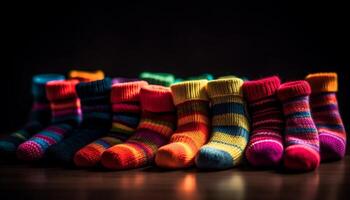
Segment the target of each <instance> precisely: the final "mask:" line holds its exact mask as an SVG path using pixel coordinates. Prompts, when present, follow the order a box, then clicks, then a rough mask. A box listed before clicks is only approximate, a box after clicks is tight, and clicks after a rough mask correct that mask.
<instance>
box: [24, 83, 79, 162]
mask: <svg viewBox="0 0 350 200" xmlns="http://www.w3.org/2000/svg"><path fill="white" fill-rule="evenodd" d="M78 82H79V81H77V80H62V81H51V82H49V83H47V85H46V96H47V98H48V99H49V101H50V107H51V110H52V125H51V126H49V127H47V128H45V129H44V130H42V131H40V132H39V133H37V134H35V135H34V136H32V137H31V138H30V139H29V140H27V141H26V142H24V143H22V144H21V145H19V146H18V149H17V157H18V158H19V159H21V160H27V161H33V160H39V159H41V158H42V157H43V156H44V154H45V152H46V150H47V149H48V148H49V147H50V146H51V145H53V144H56V143H58V142H59V141H61V140H62V139H63V138H64V137H65V136H66V135H67V134H69V132H70V131H71V130H72V129H73V128H74V127H75V126H77V125H78V124H79V123H80V122H81V118H82V116H81V110H80V100H79V98H78V96H77V94H76V90H75V85H76V84H78Z"/></svg>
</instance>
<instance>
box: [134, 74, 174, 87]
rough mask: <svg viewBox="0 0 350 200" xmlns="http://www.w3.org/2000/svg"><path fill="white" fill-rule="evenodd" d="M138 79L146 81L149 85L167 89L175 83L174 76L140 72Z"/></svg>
mask: <svg viewBox="0 0 350 200" xmlns="http://www.w3.org/2000/svg"><path fill="white" fill-rule="evenodd" d="M140 79H141V80H145V81H147V82H148V83H149V84H154V85H162V86H167V87H168V86H170V85H171V84H173V83H174V82H175V76H174V75H173V74H169V73H155V72H142V73H141V74H140Z"/></svg>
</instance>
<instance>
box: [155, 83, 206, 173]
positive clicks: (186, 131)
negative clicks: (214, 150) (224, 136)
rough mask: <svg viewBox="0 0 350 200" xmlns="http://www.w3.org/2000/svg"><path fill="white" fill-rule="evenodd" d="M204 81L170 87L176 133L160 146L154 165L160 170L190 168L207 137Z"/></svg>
mask: <svg viewBox="0 0 350 200" xmlns="http://www.w3.org/2000/svg"><path fill="white" fill-rule="evenodd" d="M207 82H208V81H207V80H197V81H186V82H181V83H176V84H173V85H172V86H171V91H172V94H173V100H174V103H175V105H176V108H177V117H178V121H177V130H176V131H175V133H174V134H173V135H172V136H171V139H170V144H168V145H165V146H163V147H161V148H160V149H159V150H158V153H157V155H156V163H157V165H158V166H160V167H164V168H185V167H189V166H191V165H193V163H194V158H195V156H196V154H197V152H198V150H199V148H200V147H202V146H203V145H204V144H205V143H206V142H207V140H208V137H209V118H208V112H209V100H208V96H207V93H206V86H207Z"/></svg>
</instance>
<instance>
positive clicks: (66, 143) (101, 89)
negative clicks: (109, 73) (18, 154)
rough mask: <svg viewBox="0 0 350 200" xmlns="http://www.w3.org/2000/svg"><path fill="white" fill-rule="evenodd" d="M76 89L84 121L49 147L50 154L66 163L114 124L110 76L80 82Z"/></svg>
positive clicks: (69, 162) (70, 161)
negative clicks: (60, 140)
mask: <svg viewBox="0 0 350 200" xmlns="http://www.w3.org/2000/svg"><path fill="white" fill-rule="evenodd" d="M76 90H77V93H78V96H79V98H80V101H81V105H82V111H83V123H82V124H81V126H80V127H79V128H78V129H75V130H74V131H73V132H72V133H71V135H70V136H69V137H67V138H66V139H65V140H63V141H62V142H60V143H58V144H56V145H53V146H52V147H51V148H49V155H50V156H51V157H53V158H55V159H56V160H58V161H60V162H62V163H64V164H71V163H72V161H73V157H74V154H75V153H76V152H77V151H78V150H79V149H81V148H82V147H84V146H85V145H87V144H89V143H91V142H92V141H94V140H96V139H98V138H99V137H102V136H103V135H105V134H107V132H108V130H109V129H110V128H111V124H112V112H111V106H110V92H111V79H110V78H105V79H103V80H98V81H93V82H84V83H79V84H78V85H77V86H76Z"/></svg>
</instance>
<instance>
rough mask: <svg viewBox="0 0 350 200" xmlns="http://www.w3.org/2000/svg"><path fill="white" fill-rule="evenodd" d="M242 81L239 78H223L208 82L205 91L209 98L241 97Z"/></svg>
mask: <svg viewBox="0 0 350 200" xmlns="http://www.w3.org/2000/svg"><path fill="white" fill-rule="evenodd" d="M242 85H243V80H242V79H239V78H225V79H218V80H213V81H209V82H208V86H207V91H208V96H209V97H210V98H215V97H222V96H230V95H239V96H242Z"/></svg>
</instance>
